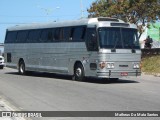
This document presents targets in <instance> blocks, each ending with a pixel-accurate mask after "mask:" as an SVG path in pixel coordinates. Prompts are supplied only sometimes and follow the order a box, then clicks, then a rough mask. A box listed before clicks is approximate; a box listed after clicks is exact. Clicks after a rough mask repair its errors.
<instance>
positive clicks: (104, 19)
mask: <svg viewBox="0 0 160 120" xmlns="http://www.w3.org/2000/svg"><path fill="white" fill-rule="evenodd" d="M98 21H114V22H119V20H118V19H115V18H98Z"/></svg>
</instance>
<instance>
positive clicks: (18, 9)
mask: <svg viewBox="0 0 160 120" xmlns="http://www.w3.org/2000/svg"><path fill="white" fill-rule="evenodd" d="M81 1H82V2H81ZM94 1H95V0H0V43H3V42H4V39H5V32H6V29H7V28H8V27H11V26H15V25H20V24H24V23H25V24H26V23H41V22H42V23H43V22H51V21H65V20H76V19H80V18H81V16H82V14H81V11H82V10H83V14H84V15H83V16H84V17H87V15H88V13H87V8H89V7H90V5H91V4H92V2H94ZM81 3H82V4H81ZM81 6H82V7H81ZM81 8H83V9H81Z"/></svg>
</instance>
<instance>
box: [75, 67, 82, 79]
mask: <svg viewBox="0 0 160 120" xmlns="http://www.w3.org/2000/svg"><path fill="white" fill-rule="evenodd" d="M76 76H77V77H81V76H82V70H81V68H77V69H76Z"/></svg>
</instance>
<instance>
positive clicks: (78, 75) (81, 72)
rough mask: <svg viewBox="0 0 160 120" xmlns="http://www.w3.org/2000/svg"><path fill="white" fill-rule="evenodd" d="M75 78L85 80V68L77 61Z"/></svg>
mask: <svg viewBox="0 0 160 120" xmlns="http://www.w3.org/2000/svg"><path fill="white" fill-rule="evenodd" d="M74 80H77V81H84V80H85V73H84V68H83V66H82V64H81V63H77V64H76V65H75V67H74Z"/></svg>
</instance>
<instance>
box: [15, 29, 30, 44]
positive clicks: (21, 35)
mask: <svg viewBox="0 0 160 120" xmlns="http://www.w3.org/2000/svg"><path fill="white" fill-rule="evenodd" d="M27 35H28V31H19V32H18V34H17V40H16V42H17V43H25V42H26V40H27Z"/></svg>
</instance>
